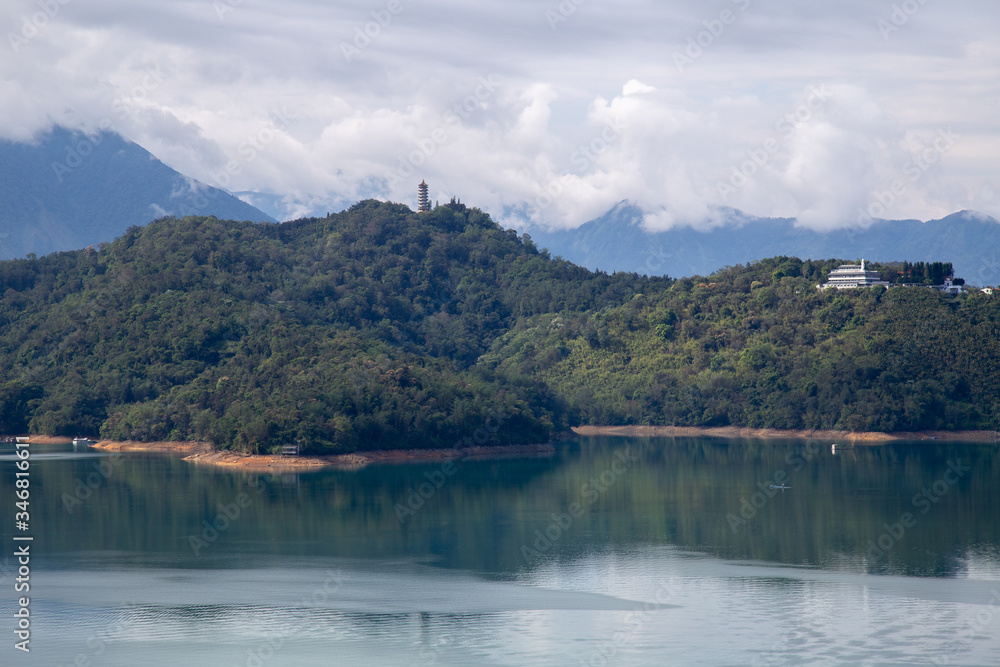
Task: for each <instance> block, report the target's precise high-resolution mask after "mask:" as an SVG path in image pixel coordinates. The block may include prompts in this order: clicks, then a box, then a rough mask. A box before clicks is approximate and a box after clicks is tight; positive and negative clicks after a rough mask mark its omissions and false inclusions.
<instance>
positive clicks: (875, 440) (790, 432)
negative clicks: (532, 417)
mask: <svg viewBox="0 0 1000 667" xmlns="http://www.w3.org/2000/svg"><path fill="white" fill-rule="evenodd" d="M572 430H573V433H575V434H576V435H582V436H602V435H603V436H613V437H632V438H654V437H663V438H704V437H709V438H726V439H765V440H780V439H792V440H841V441H843V440H847V441H850V442H854V443H865V444H871V445H875V444H880V443H885V442H898V441H915V440H927V441H938V442H942V441H944V442H982V443H994V442H1000V431H894V432H890V433H882V432H879V431H861V432H853V431H832V430H812V429H787V430H786V429H774V428H746V427H741V426H574V427H573V429H572Z"/></svg>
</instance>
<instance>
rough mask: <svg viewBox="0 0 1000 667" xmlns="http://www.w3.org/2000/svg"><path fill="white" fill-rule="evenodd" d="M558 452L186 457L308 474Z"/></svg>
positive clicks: (506, 448)
mask: <svg viewBox="0 0 1000 667" xmlns="http://www.w3.org/2000/svg"><path fill="white" fill-rule="evenodd" d="M555 451H556V449H555V447H554V446H553V445H551V444H547V443H546V444H540V445H497V446H495V447H469V448H463V449H385V450H376V451H368V452H351V453H349V454H335V455H330V456H276V455H261V454H257V455H254V454H241V453H239V452H230V451H217V452H200V453H197V454H192V455H191V456H185V457H184V460H185V461H190V462H191V463H204V464H209V465H216V466H222V467H225V468H239V469H240V470H245V471H248V472H282V471H293V470H295V471H300V472H301V471H308V470H319V469H321V468H348V469H357V468H363V467H364V466H367V465H370V464H372V463H423V462H427V461H449V460H453V459H463V460H470V459H471V460H476V459H479V460H483V459H496V458H520V457H526V456H551V455H552V454H554V453H555Z"/></svg>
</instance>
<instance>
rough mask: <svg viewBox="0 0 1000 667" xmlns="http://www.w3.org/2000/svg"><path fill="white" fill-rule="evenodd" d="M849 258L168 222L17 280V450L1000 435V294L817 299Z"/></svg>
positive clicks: (2, 360) (0, 407) (10, 317)
mask: <svg viewBox="0 0 1000 667" xmlns="http://www.w3.org/2000/svg"><path fill="white" fill-rule="evenodd" d="M838 263H840V262H838V261H833V260H830V261H825V262H804V263H803V262H801V261H799V260H796V259H790V258H787V257H780V258H775V259H770V260H764V261H761V262H757V263H754V264H751V265H749V266H740V267H734V268H728V269H725V270H722V271H720V272H718V273H716V274H715V275H713V276H711V277H709V278H705V279H694V280H691V279H684V280H679V281H673V280H670V279H667V278H646V277H640V276H636V275H634V274H614V275H607V274H603V273H593V272H590V271H588V270H586V269H582V268H580V267H577V266H575V265H573V264H570V263H568V262H565V261H562V260H558V259H554V258H551V257H549V256H548V255H547V254H545V253H544V252H539V251H538V250H537V249H536V248H535V247H534V245H533V244H532V243H531V241H530V240H529V239H527V238H524V237H520V238H519V237H518V236H517V234H516V233H515V232H513V231H507V230H504V229H502V228H501V227H499V226H498V225H496V224H495V223H493V222H492V221H491V220H490V219H489V217H488V216H486V215H485V214H484V213H482V212H481V211H479V210H478V209H469V208H466V207H464V206H462V205H452V206H441V207H438V208H436V209H435V210H434V211H432V212H430V213H424V214H415V213H413V212H411V211H410V210H409V209H408V208H406V207H405V206H401V205H396V204H385V203H379V202H375V201H366V202H361V203H359V204H357V205H355V206H354V207H352V208H350V209H349V210H347V211H344V212H343V213H338V214H335V215H333V216H330V217H328V218H323V219H307V220H299V221H296V222H290V223H284V224H281V225H277V224H253V223H235V222H223V221H220V220H217V219H215V218H198V217H190V218H184V219H173V218H170V219H162V220H159V221H156V222H155V223H153V224H151V225H149V226H148V227H145V228H134V229H131V230H129V231H128V232H127V233H126V234H125V235H124V236H123V237H122V238H120V239H118V240H117V241H115V242H114V243H112V244H110V245H108V246H106V247H102V248H99V249H97V250H94V249H90V250H86V251H78V252H67V253H59V254H55V255H50V256H47V257H43V258H39V259H34V260H12V261H7V262H2V263H0V294H2V301H0V369H2V370H0V373H3V376H0V432H7V433H11V432H24V431H28V430H30V431H32V432H37V433H51V434H69V435H73V434H95V433H98V432H99V433H100V435H102V436H104V437H107V438H115V439H125V438H131V439H140V440H160V439H185V438H197V439H208V440H211V441H213V442H214V443H216V444H217V445H220V446H227V447H233V448H238V449H242V450H246V451H261V450H263V449H267V448H270V447H273V446H275V445H280V444H282V443H284V442H288V441H290V440H292V439H300V440H301V441H302V443H303V444H304V445H305V446H306V447H307V448H308V449H310V450H312V451H349V450H352V449H358V448H363V449H367V448H390V447H393V448H394V447H430V446H451V445H452V444H454V443H455V442H456V441H459V440H465V439H467V440H468V441H470V442H471V441H473V440H480V441H481V440H484V439H488V440H487V441H488V443H489V444H501V443H513V442H537V441H542V440H545V439H546V438H548V437H549V436H550V435H551V433H552V431H553V430H559V429H563V428H566V427H567V426H569V425H573V424H578V423H605V424H614V423H618V424H620V423H658V424H686V425H721V424H736V425H748V426H759V427H779V428H781V427H783V428H810V427H822V428H838V429H853V430H861V429H876V430H916V429H927V428H942V429H972V428H997V427H998V425H1000V423H998V417H1000V383H998V382H997V381H996V378H998V377H1000V335H998V334H1000V331H998V323H1000V306H998V304H1000V299H994V298H992V297H989V296H987V295H985V294H981V293H973V294H968V295H963V296H960V297H947V296H943V295H940V294H938V293H937V292H935V291H933V290H931V289H928V288H922V287H910V288H893V289H890V290H888V291H886V290H885V289H883V288H880V287H879V288H872V289H866V290H857V291H841V292H837V291H836V290H830V291H820V290H817V289H816V288H815V286H816V285H817V284H818V283H819V282H821V281H822V280H823V278H824V275H825V273H827V272H829V270H830V269H831V268H832V267H834V266H836V265H837V264H838ZM873 268H877V267H874V266H873ZM497 427H499V428H497Z"/></svg>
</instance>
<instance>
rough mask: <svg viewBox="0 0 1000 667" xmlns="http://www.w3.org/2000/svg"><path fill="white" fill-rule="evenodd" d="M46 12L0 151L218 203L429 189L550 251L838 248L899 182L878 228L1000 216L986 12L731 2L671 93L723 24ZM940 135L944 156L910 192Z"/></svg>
mask: <svg viewBox="0 0 1000 667" xmlns="http://www.w3.org/2000/svg"><path fill="white" fill-rule="evenodd" d="M49 4H50V5H51V4H52V3H49ZM56 4H57V5H58V6H59V10H58V11H57V12H55V13H54V15H53V16H47V17H46V19H45V21H44V23H43V24H42V22H41V21H40V20H38V21H34V22H33V20H34V19H33V17H34V16H35V15H36V14H37V13H38V12H39V11H40V9H39V8H40V6H39V5H38V4H37V3H35V2H31V1H30V0H13V1H12V2H7V3H4V4H3V6H2V8H0V29H2V30H0V33H2V34H3V35H5V36H6V37H5V40H4V43H3V44H0V49H2V52H3V56H2V57H0V136H3V137H6V138H15V139H20V140H24V139H27V138H30V137H31V136H32V134H33V133H34V132H37V131H38V130H40V129H44V128H45V127H47V126H49V125H51V124H52V123H60V124H64V125H68V126H71V127H84V128H94V127H98V126H99V125H100V124H101V123H102V122H103V123H104V124H105V125H107V124H109V123H110V125H111V126H112V127H113V128H114V129H116V130H118V131H120V132H121V133H122V134H124V135H125V136H126V137H128V138H130V139H132V140H134V141H137V142H138V143H140V144H142V145H143V146H144V147H146V148H147V149H149V150H150V151H151V152H153V153H154V154H155V155H157V156H158V157H160V158H161V159H163V160H164V162H166V163H167V164H169V165H170V166H172V167H174V168H176V169H178V170H179V171H181V172H183V173H185V174H188V175H189V176H192V177H194V178H197V179H200V180H202V181H205V182H207V183H211V184H225V185H227V187H229V188H230V189H232V190H256V191H262V192H268V191H269V192H276V193H279V194H283V195H289V196H290V197H293V199H294V201H298V202H309V201H320V202H323V201H343V200H351V199H355V198H360V197H365V196H370V195H372V194H376V195H380V196H386V197H388V198H390V199H394V200H399V201H404V202H407V203H410V204H411V205H412V204H413V202H414V199H415V192H414V185H415V183H416V182H418V181H419V180H420V178H426V179H427V181H428V183H430V184H431V187H432V196H436V197H439V198H445V197H447V196H451V195H458V196H460V197H461V198H462V199H463V201H465V202H467V203H470V204H473V205H478V206H481V207H483V208H485V209H487V210H489V211H491V212H493V213H495V214H497V217H500V213H501V212H502V211H504V210H509V209H512V208H518V207H520V208H526V209H528V210H532V211H533V217H534V219H535V221H536V222H539V223H543V224H551V225H556V226H574V225H578V224H580V223H582V222H585V221H586V220H588V219H590V218H593V217H596V216H597V215H600V214H601V213H603V212H604V211H606V210H607V209H608V208H610V207H611V206H613V205H614V204H615V203H617V202H618V201H621V200H623V199H629V200H631V201H633V202H635V203H636V204H638V205H639V206H640V207H641V208H642V209H643V210H644V211H645V212H646V214H647V215H646V220H645V223H644V224H646V225H648V226H652V227H664V226H670V225H675V224H715V223H716V221H717V219H716V218H715V217H713V216H714V215H715V214H714V211H715V210H716V207H718V206H719V205H726V206H733V207H738V208H741V209H743V210H745V211H746V212H748V213H750V214H754V215H761V216H767V215H781V216H797V217H798V218H799V219H800V222H801V223H802V224H806V225H809V226H812V227H816V228H824V229H826V228H834V227H839V226H845V225H851V224H856V219H857V211H858V209H859V208H862V209H863V208H867V207H870V206H871V204H872V202H873V201H880V200H879V195H880V194H884V193H885V192H886V191H887V189H888V191H890V192H891V190H892V186H893V184H894V183H895V182H896V181H899V180H902V181H903V182H904V183H905V186H906V187H905V190H904V191H903V192H902V193H901V194H899V195H896V196H895V199H894V201H893V202H892V203H891V204H890V205H887V206H885V214H886V215H887V216H888V217H919V218H930V217H939V216H941V215H944V214H947V213H950V212H952V211H955V210H959V209H963V208H973V209H979V210H982V211H983V212H986V213H989V214H992V215H1000V195H998V194H997V192H998V190H1000V187H998V182H997V180H998V177H997V176H996V169H995V155H996V154H997V149H1000V113H998V112H1000V76H998V74H1000V48H998V47H997V46H996V39H995V35H996V33H997V29H998V28H1000V15H998V13H997V12H996V11H994V5H993V4H992V0H991V1H990V2H987V1H986V0H958V1H956V2H953V3H949V4H948V5H943V4H939V3H927V4H926V5H922V6H921V8H920V10H919V11H918V12H917V13H916V14H914V15H913V16H911V17H909V18H908V19H907V21H906V23H905V24H904V25H901V26H898V27H899V30H897V31H892V32H891V33H889V34H888V38H885V37H884V36H883V31H882V30H880V28H879V23H878V21H880V20H887V19H890V15H891V13H892V3H887V4H885V5H884V6H882V5H881V4H878V3H876V4H874V5H873V4H872V3H870V2H862V1H861V0H847V1H845V2H841V3H812V2H811V3H802V2H793V1H792V0H775V1H774V2H771V3H767V4H763V3H746V2H745V1H744V0H740V2H733V3H732V8H731V9H733V10H734V11H736V10H739V9H740V8H741V7H743V6H744V5H746V9H745V11H740V12H739V17H738V20H736V21H734V22H732V23H731V24H727V25H726V26H725V29H724V30H723V31H721V32H719V34H717V35H713V36H712V39H711V40H710V43H708V40H705V39H704V38H703V41H706V44H707V45H706V46H704V48H703V49H702V53H701V54H700V55H699V56H698V57H697V58H696V59H694V60H693V62H692V63H691V64H690V65H688V66H687V67H685V68H684V70H683V71H682V72H678V70H677V68H676V67H675V66H674V63H673V60H672V58H671V54H672V53H674V52H675V51H679V50H683V49H684V48H685V46H686V45H687V44H688V40H689V39H691V38H696V39H697V37H698V35H699V33H700V32H702V31H704V30H706V29H708V28H707V27H706V22H709V23H710V24H712V25H715V24H714V23H712V22H714V21H715V20H716V19H718V18H719V16H720V8H718V7H708V6H706V5H704V4H703V3H699V2H696V1H695V0H678V1H677V2H672V3H668V4H664V3H655V2H652V0H635V1H634V2H631V3H626V4H621V3H619V4H614V5H612V4H608V3H584V4H582V5H580V6H579V7H578V8H577V10H576V11H574V12H571V13H569V14H568V15H567V16H565V17H564V18H565V19H566V20H565V21H560V22H558V23H557V24H556V25H555V26H554V28H555V29H554V30H553V26H552V25H550V21H549V20H548V19H547V18H546V11H548V10H552V9H554V8H557V7H558V3H541V4H539V3H537V2H530V1H528V0H508V1H505V2H500V1H499V0H484V1H483V2H478V3H460V2H457V0H437V1H434V0H427V2H421V3H415V2H412V0H401V5H400V6H401V7H402V11H400V12H398V13H396V14H393V15H391V20H387V19H386V14H385V13H384V12H385V11H387V8H388V3H381V2H376V3H370V2H363V1H361V0H352V1H347V2H340V3H336V4H335V5H331V4H329V3H324V2H320V1H319V0H295V1H292V2H281V3H279V2H277V0H259V1H257V2H255V3H248V2H242V3H231V2H228V0H220V1H219V2H218V3H216V2H213V1H210V0H204V1H198V2H196V1H193V0H191V1H184V2H171V3H164V2H154V1H153V0H139V1H135V0H130V2H124V1H123V0H103V1H101V0H94V1H92V2H80V1H79V0H70V1H69V2H66V4H60V3H58V2H57V3H56ZM217 4H221V5H222V6H223V7H224V8H228V10H226V11H223V12H221V13H220V12H218V11H217V7H216V5H217ZM724 5H725V3H724ZM230 10H231V11H230ZM373 12H374V14H373ZM36 18H37V17H36ZM890 20H891V19H890ZM26 21H27V23H25V22H26ZM373 22H374V23H373ZM35 23H39V24H40V25H35ZM359 30H360V31H361V34H362V35H364V34H365V31H366V30H367V32H368V35H367V41H365V40H364V39H359V40H358V41H357V42H355V39H356V38H357V36H358V31H359ZM28 33H30V37H29V36H25V35H27V34H28ZM11 35H13V37H11ZM344 44H346V45H349V46H351V47H353V48H357V49H358V53H357V54H355V56H354V57H352V58H351V59H348V58H346V57H345V55H344V49H343V45H344ZM484 81H485V82H486V84H485V85H484ZM822 86H826V90H828V91H829V93H830V99H829V101H828V102H824V103H822V104H820V105H818V106H816V107H815V108H811V107H810V106H808V105H809V103H810V100H811V99H812V102H813V103H815V98H810V95H811V92H810V91H811V90H813V89H819V88H821V87H822ZM811 87H812V88H811ZM804 105H805V106H804ZM803 108H805V109H806V110H808V111H809V112H810V113H809V115H808V117H805V115H803V114H802V113H800V111H801V109H803ZM789 114H791V116H792V120H791V121H788V120H787V116H788V115H789ZM276 116H282V117H285V118H287V119H288V120H287V122H285V123H283V124H276V121H275V118H276ZM783 120H785V121H786V122H785V123H784V124H782V121H783ZM609 127H610V128H612V129H611V130H609V129H608V128H609ZM948 127H951V128H952V130H953V132H954V133H955V134H957V135H959V136H960V137H961V138H960V139H959V140H958V141H957V142H956V143H955V144H954V146H952V147H951V148H949V149H948V151H947V152H945V153H942V154H941V155H940V159H938V160H936V161H935V162H934V163H933V164H932V165H929V168H927V169H923V170H921V171H920V177H919V178H918V179H916V180H911V176H909V175H907V173H906V171H907V164H908V163H911V162H912V161H913V160H914V159H915V156H917V155H918V154H919V153H920V152H921V151H923V150H925V148H924V145H923V144H922V143H921V142H924V143H926V142H928V141H931V142H933V138H934V136H935V135H936V133H937V132H938V130H939V129H942V128H948ZM772 141H773V142H776V144H777V148H776V149H775V150H774V151H768V150H767V147H768V146H771V145H772V144H771V143H770V142H772ZM761 150H764V151H765V152H766V153H767V159H766V161H763V162H762V163H759V164H756V163H754V161H753V156H754V155H757V156H758V157H759V156H760V151H761ZM747 160H750V161H751V164H752V166H750V167H747V168H746V170H745V171H748V172H749V171H752V174H751V175H750V176H747V177H745V179H744V180H743V181H742V182H741V184H740V185H739V186H738V187H737V186H735V185H733V184H732V182H731V181H732V179H733V178H734V169H735V170H736V172H739V171H740V169H741V168H743V167H744V165H746V164H747ZM758 162H759V161H758ZM227 165H228V167H230V169H228V170H227ZM234 165H235V168H233V167H234ZM911 166H912V165H911ZM910 171H911V172H912V169H911V170H910ZM400 172H402V173H400ZM220 175H221V176H220ZM220 180H222V181H227V183H220ZM736 180H737V181H739V180H740V179H739V178H737V179H736ZM720 183H721V184H723V185H725V184H727V183H728V184H730V186H731V187H733V191H732V192H729V191H727V190H726V189H725V188H722V190H723V191H722V192H720V187H719V184H720ZM386 187H387V188H388V189H386ZM897 189H898V188H897ZM553 193H554V196H553ZM550 200H551V201H550Z"/></svg>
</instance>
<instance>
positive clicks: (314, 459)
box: [29, 425, 1000, 472]
mask: <svg viewBox="0 0 1000 667" xmlns="http://www.w3.org/2000/svg"><path fill="white" fill-rule="evenodd" d="M571 430H572V434H574V435H578V436H584V437H594V436H606V437H632V438H656V437H660V438H703V437H709V438H724V439H730V440H734V439H744V440H753V439H761V440H781V439H786V440H788V439H798V440H831V441H840V442H844V441H847V442H851V443H855V444H863V445H878V444H884V443H888V442H900V441H911V442H914V441H928V442H934V441H936V442H970V443H997V442H1000V431H917V432H907V431H898V432H893V433H881V432H872V431H868V432H857V433H855V432H850V431H832V430H792V429H789V430H782V429H760V428H744V427H738V426H713V427H705V426H648V425H646V426H638V425H637V426H574V427H573V428H572V429H571ZM560 435H561V434H560ZM560 435H557V436H555V437H554V440H561V439H564V438H562V437H560ZM566 435H569V434H568V433H567V434H566ZM71 441H72V439H71V438H67V437H60V436H44V435H37V436H31V439H30V440H29V442H31V443H32V444H65V443H69V442H71ZM90 446H91V447H93V448H94V449H99V450H104V451H113V452H155V453H163V454H179V455H183V460H184V461H188V462H189V463H194V464H199V465H211V466H217V467H220V468H230V469H237V470H242V471H245V472H309V471H316V470H323V469H327V468H334V469H346V470H357V469H360V468H364V467H366V466H368V465H371V464H378V463H391V464H400V463H428V462H437V461H450V460H455V459H462V460H487V459H504V458H524V457H538V456H552V455H554V454H555V452H556V448H555V445H554V444H552V443H544V444H536V445H496V446H494V447H488V446H475V447H468V448H462V449H386V450H372V451H358V452H350V453H347V454H327V455H321V456H319V455H318V456H282V455H278V454H243V453H240V452H233V451H229V450H218V451H216V450H213V449H212V445H211V443H209V442H204V441H159V442H138V441H134V440H126V441H120V442H119V441H112V440H101V441H99V442H97V443H95V444H93V445H90Z"/></svg>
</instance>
